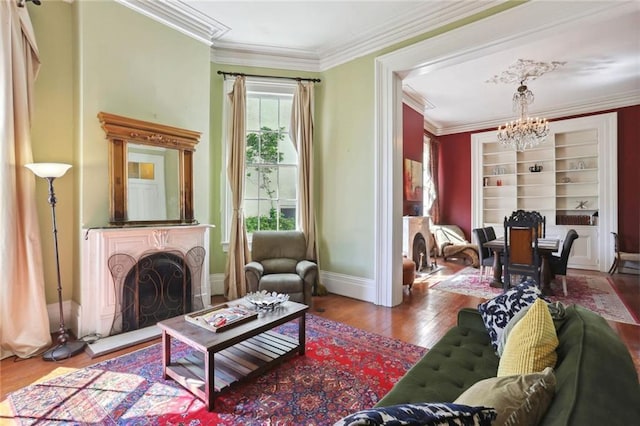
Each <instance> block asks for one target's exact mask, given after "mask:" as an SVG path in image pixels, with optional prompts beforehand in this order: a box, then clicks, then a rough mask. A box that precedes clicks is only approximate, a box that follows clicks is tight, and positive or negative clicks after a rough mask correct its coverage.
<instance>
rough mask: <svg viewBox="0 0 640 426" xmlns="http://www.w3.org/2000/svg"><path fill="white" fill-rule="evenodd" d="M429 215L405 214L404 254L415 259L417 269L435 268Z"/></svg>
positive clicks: (403, 224) (403, 231)
mask: <svg viewBox="0 0 640 426" xmlns="http://www.w3.org/2000/svg"><path fill="white" fill-rule="evenodd" d="M429 234H430V231H429V217H428V216H403V218H402V254H403V255H404V256H407V257H408V258H409V259H411V260H413V261H414V262H415V264H416V270H417V271H426V270H430V269H433V265H432V264H431V257H430V253H431V247H430V245H429V244H430V242H431V238H430V235H429Z"/></svg>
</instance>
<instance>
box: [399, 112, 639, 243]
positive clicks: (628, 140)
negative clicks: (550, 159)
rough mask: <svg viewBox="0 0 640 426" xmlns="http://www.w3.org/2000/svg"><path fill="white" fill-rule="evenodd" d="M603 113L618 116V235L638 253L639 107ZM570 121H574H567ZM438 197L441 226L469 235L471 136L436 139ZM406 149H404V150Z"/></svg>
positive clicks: (612, 171) (458, 134) (459, 135)
mask: <svg viewBox="0 0 640 426" xmlns="http://www.w3.org/2000/svg"><path fill="white" fill-rule="evenodd" d="M604 112H617V113H618V170H617V171H616V170H611V173H616V172H617V174H618V234H619V236H620V241H621V246H622V249H624V250H625V251H631V252H638V247H639V240H640V191H639V190H638V187H639V185H640V178H639V177H638V176H640V173H639V172H638V168H639V167H640V146H639V145H640V125H639V124H638V123H640V105H635V106H631V107H626V108H619V109H616V110H611V111H601V112H598V113H593V114H584V115H594V114H602V113H604ZM566 118H573V117H566ZM437 139H438V141H439V142H440V172H439V176H438V178H439V184H440V190H439V194H438V195H439V197H440V211H441V220H440V223H443V224H455V225H458V226H460V227H461V228H462V229H463V230H464V232H465V235H466V236H467V238H469V237H470V233H471V229H470V228H471V134H470V133H468V132H467V133H457V134H454V135H447V136H438V137H437ZM405 149H406V148H405Z"/></svg>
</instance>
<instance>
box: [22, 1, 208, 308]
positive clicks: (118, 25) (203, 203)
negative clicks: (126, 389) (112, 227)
mask: <svg viewBox="0 0 640 426" xmlns="http://www.w3.org/2000/svg"><path fill="white" fill-rule="evenodd" d="M29 11H30V13H31V16H32V21H33V26H34V30H35V32H36V38H37V40H38V44H39V50H40V55H41V58H42V62H43V66H42V69H41V72H40V76H39V78H38V80H37V81H36V105H37V110H36V117H35V120H34V122H33V149H34V160H35V161H65V162H69V163H71V164H73V166H74V167H73V169H72V170H71V173H69V174H68V175H67V176H64V177H63V178H61V179H59V180H58V181H56V193H57V195H58V200H59V208H58V210H57V211H58V213H59V216H58V217H59V223H58V228H59V245H60V259H61V262H62V275H63V288H64V294H63V299H64V300H68V299H69V298H71V296H72V295H73V299H74V300H76V301H78V302H81V300H79V297H80V296H79V287H80V286H79V282H80V259H81V256H82V253H81V252H80V249H79V247H80V244H81V241H82V240H81V239H82V238H83V233H82V229H83V228H90V227H102V226H106V225H107V224H108V221H109V193H108V190H109V172H108V144H107V141H106V139H105V134H104V131H103V130H102V129H101V127H100V123H99V122H98V118H97V114H98V112H100V111H104V112H109V113H113V114H118V115H124V116H128V117H132V118H136V119H140V120H145V121H152V122H156V123H162V124H166V125H170V126H175V127H181V128H186V129H189V130H195V131H199V132H202V137H201V141H200V143H199V144H198V145H197V146H196V153H195V155H194V171H195V172H194V175H195V176H196V179H195V182H194V205H195V215H196V218H197V220H198V221H199V222H201V223H209V222H210V217H209V214H210V213H209V212H210V206H211V203H210V196H211V184H210V182H211V180H210V167H209V161H210V154H209V148H210V144H209V115H210V114H209V106H210V89H209V82H210V74H209V73H210V50H209V47H208V46H206V45H205V44H203V43H201V42H198V41H196V40H194V39H192V38H190V37H188V36H186V35H184V34H182V33H180V32H178V31H175V30H173V29H171V28H169V27H167V26H165V25H162V24H160V23H158V22H156V21H154V20H152V19H150V18H147V17H145V16H143V15H141V14H139V13H137V12H134V11H133V10H131V9H129V8H127V7H125V6H122V5H120V4H118V3H116V2H113V1H99V2H90V1H82V2H78V1H76V2H73V3H72V4H69V3H66V2H62V1H48V2H45V3H43V5H42V6H40V7H33V6H32V5H30V7H29ZM38 209H39V212H40V224H41V234H42V239H43V243H45V247H44V253H43V256H44V262H45V274H46V275H45V280H46V294H47V302H48V303H53V302H54V301H56V300H57V295H56V293H55V286H56V282H55V281H56V280H55V272H54V268H55V264H51V262H52V260H53V258H54V257H53V249H52V245H51V246H47V245H46V243H48V241H50V240H51V235H50V233H49V232H48V231H49V230H50V229H51V225H50V217H49V216H48V215H49V212H50V210H49V207H48V204H47V202H46V188H45V185H44V184H38ZM71 283H74V284H75V285H73V286H72V285H70V284H71ZM72 290H73V291H72Z"/></svg>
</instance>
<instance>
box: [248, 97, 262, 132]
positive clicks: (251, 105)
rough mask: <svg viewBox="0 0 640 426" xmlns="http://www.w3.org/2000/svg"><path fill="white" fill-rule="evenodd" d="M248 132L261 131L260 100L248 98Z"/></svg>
mask: <svg viewBox="0 0 640 426" xmlns="http://www.w3.org/2000/svg"><path fill="white" fill-rule="evenodd" d="M246 114H247V116H246V118H245V119H246V124H245V125H246V127H247V129H246V130H247V132H256V131H258V130H259V129H260V98H255V97H249V96H247V111H246Z"/></svg>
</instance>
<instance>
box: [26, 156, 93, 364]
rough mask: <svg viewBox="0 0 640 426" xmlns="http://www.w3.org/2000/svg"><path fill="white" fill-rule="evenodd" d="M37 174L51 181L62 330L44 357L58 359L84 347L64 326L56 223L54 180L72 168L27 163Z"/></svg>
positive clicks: (64, 165) (52, 216) (50, 191)
mask: <svg viewBox="0 0 640 426" xmlns="http://www.w3.org/2000/svg"><path fill="white" fill-rule="evenodd" d="M25 167H26V168H28V169H29V170H31V171H32V172H33V173H34V174H35V175H36V176H38V177H41V178H43V179H46V180H47V181H48V182H49V205H50V206H51V220H52V222H53V242H54V251H55V254H56V272H57V274H58V305H59V307H60V330H58V344H57V345H56V346H54V347H53V348H51V349H49V350H48V351H46V352H45V353H44V354H43V355H42V358H43V359H44V360H45V361H58V360H61V359H66V358H71V357H72V356H74V355H77V354H78V353H79V352H81V351H82V349H83V348H84V345H85V342H83V341H81V340H76V341H71V342H70V341H69V334H68V333H67V331H66V330H65V327H64V312H63V310H62V284H61V281H60V259H59V257H58V227H57V224H56V194H55V193H54V192H53V181H54V179H55V178H59V177H62V176H63V175H64V174H65V173H66V172H67V170H69V169H70V168H71V165H70V164H62V163H32V164H25Z"/></svg>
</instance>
